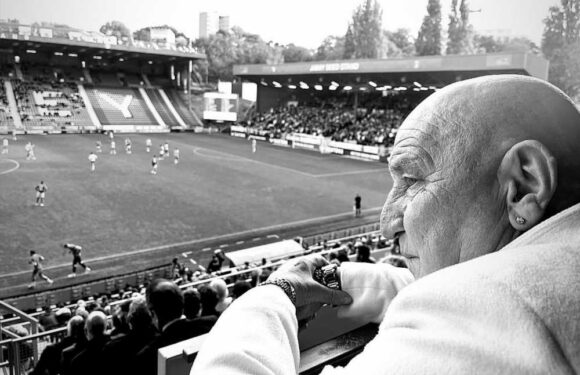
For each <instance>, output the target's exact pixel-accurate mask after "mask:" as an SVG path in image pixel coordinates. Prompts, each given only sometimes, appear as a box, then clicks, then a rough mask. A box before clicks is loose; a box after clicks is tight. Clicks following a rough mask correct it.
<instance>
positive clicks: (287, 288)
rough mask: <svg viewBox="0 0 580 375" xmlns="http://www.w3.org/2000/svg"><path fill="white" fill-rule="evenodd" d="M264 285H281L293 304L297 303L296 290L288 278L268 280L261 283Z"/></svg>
mask: <svg viewBox="0 0 580 375" xmlns="http://www.w3.org/2000/svg"><path fill="white" fill-rule="evenodd" d="M262 285H276V286H278V287H280V288H281V289H282V290H283V291H284V293H286V295H287V296H288V298H290V302H292V304H293V305H296V290H295V289H294V287H293V286H292V284H290V282H289V281H288V280H286V279H273V280H266V281H264V282H263V283H261V284H260V286H262Z"/></svg>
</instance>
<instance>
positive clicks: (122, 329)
mask: <svg viewBox="0 0 580 375" xmlns="http://www.w3.org/2000/svg"><path fill="white" fill-rule="evenodd" d="M130 305H131V300H130V299H127V300H124V301H123V302H121V303H119V304H117V305H116V306H115V307H114V312H113V319H112V320H113V330H112V331H111V332H110V333H109V335H110V336H111V338H112V339H114V338H117V337H118V336H119V335H125V334H127V333H128V332H129V330H130V328H129V322H128V319H127V316H128V314H129V307H130Z"/></svg>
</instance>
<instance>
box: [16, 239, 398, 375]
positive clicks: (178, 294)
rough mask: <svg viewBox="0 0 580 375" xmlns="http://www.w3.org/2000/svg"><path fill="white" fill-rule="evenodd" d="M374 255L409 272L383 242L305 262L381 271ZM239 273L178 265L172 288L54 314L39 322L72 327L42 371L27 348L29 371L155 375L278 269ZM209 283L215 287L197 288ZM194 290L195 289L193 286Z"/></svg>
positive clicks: (83, 303) (333, 248) (338, 247)
mask: <svg viewBox="0 0 580 375" xmlns="http://www.w3.org/2000/svg"><path fill="white" fill-rule="evenodd" d="M374 249H384V250H387V254H388V255H387V256H386V257H385V258H383V259H381V260H380V261H381V262H389V263H391V264H394V265H398V266H404V264H403V263H399V262H400V258H399V257H398V256H397V255H393V254H396V253H397V249H396V248H395V245H394V243H393V242H392V241H388V240H386V239H385V238H384V237H382V236H378V235H376V236H371V235H368V236H361V237H359V238H357V239H354V240H349V241H345V242H341V241H331V242H328V241H323V242H320V243H318V244H316V245H313V246H310V247H309V248H308V249H305V254H308V253H313V252H317V253H319V252H322V253H323V254H325V256H326V257H327V258H328V260H329V261H330V262H332V263H336V264H339V265H340V264H341V263H342V262H347V261H351V260H352V261H357V262H370V263H374V262H376V260H375V259H374V258H372V257H371V252H372V250H374ZM216 259H217V260H216ZM212 263H213V264H216V263H219V264H220V267H223V268H215V267H216V266H214V269H213V270H212V269H211V267H212ZM232 265H233V264H232V263H231V261H229V260H228V258H227V256H225V254H223V253H221V252H216V253H215V254H214V255H213V257H212V260H210V262H209V264H208V267H207V268H205V267H199V268H198V269H197V270H196V271H194V272H192V270H190V269H189V268H187V267H185V266H184V265H183V264H181V263H180V262H179V260H178V259H177V258H174V259H173V261H172V263H171V273H170V274H171V277H170V278H171V280H166V279H157V280H154V281H153V282H151V283H150V284H149V285H147V286H146V287H142V288H141V289H137V288H131V287H128V288H126V289H125V290H124V291H122V292H121V293H119V294H115V295H113V296H111V295H102V296H99V297H96V298H94V297H91V298H89V299H87V300H79V301H77V303H76V304H74V305H69V306H59V307H57V308H50V307H47V308H46V309H45V311H44V313H42V314H41V315H39V316H38V320H39V323H40V325H41V329H42V330H45V331H49V330H53V329H56V328H59V327H65V326H66V327H67V330H66V334H64V336H61V337H58V336H52V337H51V340H52V342H51V343H50V344H49V345H48V346H46V347H44V350H42V353H41V355H40V358H39V360H38V362H37V363H35V364H34V363H33V360H32V358H33V350H32V342H31V341H23V342H21V343H20V345H19V352H20V363H21V368H22V369H23V370H24V371H26V370H29V369H32V371H31V372H30V374H36V375H38V374H43V375H54V374H63V375H67V374H88V375H91V374H102V373H107V374H128V373H139V374H155V373H156V371H157V354H156V353H157V350H158V349H159V348H162V347H165V346H167V345H171V344H174V343H177V342H180V341H183V340H186V339H190V338H193V337H196V336H199V335H202V334H205V333H207V332H209V331H210V329H211V328H212V326H213V325H214V324H215V322H216V321H217V319H218V317H219V316H220V315H221V314H222V313H223V312H224V311H225V310H226V309H227V308H228V307H229V306H230V305H231V304H232V303H234V302H235V300H236V299H237V298H239V297H240V296H242V295H243V294H244V293H245V292H247V291H248V290H250V289H251V288H253V287H255V286H257V285H259V283H261V282H263V281H265V280H266V279H267V278H268V276H269V275H270V274H271V273H272V272H273V271H274V269H275V267H276V266H277V264H275V263H270V262H269V261H268V260H266V259H262V261H261V262H260V263H259V264H250V263H248V262H246V263H245V264H243V265H241V266H239V267H234V268H231V267H230V266H232ZM220 274H225V276H224V278H217V277H215V276H216V275H220ZM229 274H231V275H230V276H228V275H229ZM202 280H207V282H205V283H195V281H202ZM192 282H194V284H195V287H194V286H188V285H189V284H190V283H192ZM180 284H188V285H181V287H180ZM230 291H231V293H230ZM8 328H9V329H10V330H11V331H12V332H13V333H15V334H17V335H19V336H22V337H25V336H27V335H28V332H27V330H26V329H25V328H23V327H22V326H19V325H14V326H9V327H8Z"/></svg>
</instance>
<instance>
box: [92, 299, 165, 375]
mask: <svg viewBox="0 0 580 375" xmlns="http://www.w3.org/2000/svg"><path fill="white" fill-rule="evenodd" d="M127 322H128V324H129V327H130V329H129V332H128V333H126V334H120V335H118V336H117V337H116V338H114V339H112V340H111V341H109V342H108V343H107V344H106V345H105V347H104V348H103V363H105V364H106V367H107V369H106V373H107V374H108V375H127V374H131V373H132V372H133V371H134V369H135V361H136V358H137V353H139V352H140V351H141V350H142V349H143V348H144V347H145V346H146V345H148V344H149V343H150V342H152V341H153V340H154V339H155V338H156V337H157V329H156V328H155V326H154V325H153V317H152V316H151V312H150V311H149V308H148V307H147V301H145V298H143V297H137V298H135V299H133V300H132V301H131V303H130V305H129V311H128V313H127Z"/></svg>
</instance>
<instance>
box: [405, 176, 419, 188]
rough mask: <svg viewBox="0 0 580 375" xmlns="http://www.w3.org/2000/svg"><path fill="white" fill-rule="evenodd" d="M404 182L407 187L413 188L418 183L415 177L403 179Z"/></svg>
mask: <svg viewBox="0 0 580 375" xmlns="http://www.w3.org/2000/svg"><path fill="white" fill-rule="evenodd" d="M403 181H404V182H405V185H407V186H412V185H414V184H415V183H416V182H417V179H416V178H413V177H406V176H405V177H403Z"/></svg>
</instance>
